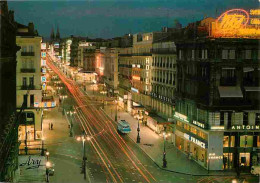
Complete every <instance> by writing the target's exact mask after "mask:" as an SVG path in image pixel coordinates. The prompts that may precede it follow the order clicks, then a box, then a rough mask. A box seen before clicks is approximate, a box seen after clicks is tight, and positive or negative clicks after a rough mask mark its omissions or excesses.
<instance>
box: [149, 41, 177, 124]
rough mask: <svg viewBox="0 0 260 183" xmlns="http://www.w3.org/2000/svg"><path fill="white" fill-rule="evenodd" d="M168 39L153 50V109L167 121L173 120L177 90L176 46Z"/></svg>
mask: <svg viewBox="0 0 260 183" xmlns="http://www.w3.org/2000/svg"><path fill="white" fill-rule="evenodd" d="M167 39H168V38H167ZM167 39H166V40H165V41H162V40H161V41H160V42H157V43H154V44H153V48H152V58H153V62H152V91H151V97H152V109H154V110H156V111H157V113H158V114H160V115H161V116H164V118H165V119H168V118H172V112H173V111H174V106H175V100H174V99H175V93H174V92H175V89H176V46H175V44H174V42H173V41H170V40H167ZM170 120H171V119H170Z"/></svg>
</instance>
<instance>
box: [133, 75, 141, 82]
mask: <svg viewBox="0 0 260 183" xmlns="http://www.w3.org/2000/svg"><path fill="white" fill-rule="evenodd" d="M133 79H134V80H138V81H140V79H141V78H140V77H139V76H133Z"/></svg>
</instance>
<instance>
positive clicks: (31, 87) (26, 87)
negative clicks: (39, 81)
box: [21, 85, 35, 90]
mask: <svg viewBox="0 0 260 183" xmlns="http://www.w3.org/2000/svg"><path fill="white" fill-rule="evenodd" d="M34 89H35V86H34V85H22V86H21V90H34Z"/></svg>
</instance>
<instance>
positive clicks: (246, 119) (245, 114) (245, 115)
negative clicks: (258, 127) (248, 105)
mask: <svg viewBox="0 0 260 183" xmlns="http://www.w3.org/2000/svg"><path fill="white" fill-rule="evenodd" d="M243 125H248V112H244V116H243Z"/></svg>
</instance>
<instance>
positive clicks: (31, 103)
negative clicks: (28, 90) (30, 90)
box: [30, 95, 34, 107]
mask: <svg viewBox="0 0 260 183" xmlns="http://www.w3.org/2000/svg"><path fill="white" fill-rule="evenodd" d="M30 106H31V107H33V106H34V95H30Z"/></svg>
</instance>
